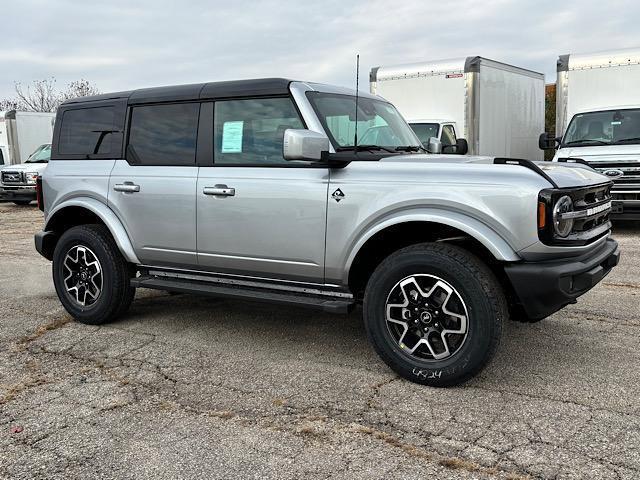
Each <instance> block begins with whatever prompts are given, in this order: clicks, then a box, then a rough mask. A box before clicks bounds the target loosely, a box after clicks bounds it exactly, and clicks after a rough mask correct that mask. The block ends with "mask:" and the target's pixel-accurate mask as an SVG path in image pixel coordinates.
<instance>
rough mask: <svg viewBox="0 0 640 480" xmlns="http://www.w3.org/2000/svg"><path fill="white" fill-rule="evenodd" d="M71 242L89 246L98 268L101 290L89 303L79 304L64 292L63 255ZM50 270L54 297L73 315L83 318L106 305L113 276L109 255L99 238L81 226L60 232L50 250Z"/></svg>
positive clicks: (95, 315) (98, 312)
mask: <svg viewBox="0 0 640 480" xmlns="http://www.w3.org/2000/svg"><path fill="white" fill-rule="evenodd" d="M75 246H85V247H87V248H89V249H91V251H92V252H93V253H94V254H95V256H96V257H97V258H98V261H99V262H100V267H101V268H102V291H101V293H100V296H99V297H98V300H97V301H96V302H95V303H93V304H92V305H89V306H82V305H79V304H78V303H76V302H75V301H74V300H73V299H72V298H71V297H70V296H69V294H68V293H67V289H66V287H65V284H64V272H63V264H64V259H65V256H66V254H67V252H68V251H69V250H70V249H71V248H73V247H75ZM52 273H53V282H54V285H55V288H56V292H57V294H58V298H59V299H60V301H61V302H62V304H63V305H64V307H65V308H66V310H67V311H68V312H69V313H70V314H71V315H73V316H74V317H76V318H78V319H80V320H82V321H87V320H88V319H90V318H100V317H101V316H102V315H103V314H104V312H105V311H107V310H108V309H109V308H110V303H111V302H112V301H113V298H114V291H113V284H114V282H113V279H114V274H115V265H114V263H113V259H112V257H111V256H110V255H109V253H108V252H107V251H106V250H105V249H104V247H103V245H102V244H100V242H96V241H95V240H94V238H92V236H91V235H90V234H89V233H88V232H87V231H86V230H84V229H83V228H71V229H70V230H68V231H67V232H65V233H64V234H63V235H62V237H61V238H60V240H59V241H58V243H57V245H56V248H55V251H54V254H53V264H52Z"/></svg>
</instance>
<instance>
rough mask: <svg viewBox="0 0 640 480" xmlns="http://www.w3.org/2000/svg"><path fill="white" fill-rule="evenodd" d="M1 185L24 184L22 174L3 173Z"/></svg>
mask: <svg viewBox="0 0 640 480" xmlns="http://www.w3.org/2000/svg"><path fill="white" fill-rule="evenodd" d="M2 183H4V184H6V185H19V184H21V183H24V178H23V176H22V172H12V171H3V172H2Z"/></svg>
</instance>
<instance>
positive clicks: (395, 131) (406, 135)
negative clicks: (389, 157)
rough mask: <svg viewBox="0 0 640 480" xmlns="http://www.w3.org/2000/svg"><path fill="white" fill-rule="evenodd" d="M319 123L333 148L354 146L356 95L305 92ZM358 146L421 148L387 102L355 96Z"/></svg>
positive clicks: (407, 126) (400, 117) (409, 129)
mask: <svg viewBox="0 0 640 480" xmlns="http://www.w3.org/2000/svg"><path fill="white" fill-rule="evenodd" d="M307 97H308V98H309V101H310V102H311V104H312V106H313V108H314V110H315V111H316V114H317V115H318V118H320V122H322V126H323V127H324V128H325V130H326V132H327V133H328V134H329V137H330V139H331V142H332V143H333V145H334V147H336V148H341V147H342V148H344V147H353V146H354V139H355V133H356V97H354V96H351V95H336V94H330V93H322V92H307ZM358 145H376V146H379V147H387V148H394V147H407V146H412V147H420V143H419V141H418V139H417V138H416V136H415V135H414V133H413V131H412V130H411V128H409V125H407V122H405V120H404V118H402V116H401V115H400V114H399V113H398V111H397V110H396V108H395V107H394V106H393V105H391V104H390V103H387V102H384V101H382V100H374V99H371V98H367V97H364V98H363V97H360V98H358Z"/></svg>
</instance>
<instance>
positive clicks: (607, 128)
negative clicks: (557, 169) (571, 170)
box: [539, 48, 640, 220]
mask: <svg viewBox="0 0 640 480" xmlns="http://www.w3.org/2000/svg"><path fill="white" fill-rule="evenodd" d="M557 75H558V77H557V83H556V132H555V135H554V134H552V133H544V134H542V135H541V136H540V141H539V145H540V148H542V149H553V148H557V151H556V154H555V156H554V158H553V160H554V161H584V162H586V163H588V164H589V165H590V166H591V167H593V168H595V169H596V170H599V171H600V172H602V173H604V174H605V175H607V176H608V177H609V178H611V179H612V180H613V181H614V186H613V189H612V201H613V204H612V206H613V208H612V215H613V216H614V217H616V218H623V219H629V220H640V88H639V86H640V48H633V49H625V50H616V51H608V52H597V53H587V54H568V55H560V57H559V58H558V68H557ZM576 159H578V160H576Z"/></svg>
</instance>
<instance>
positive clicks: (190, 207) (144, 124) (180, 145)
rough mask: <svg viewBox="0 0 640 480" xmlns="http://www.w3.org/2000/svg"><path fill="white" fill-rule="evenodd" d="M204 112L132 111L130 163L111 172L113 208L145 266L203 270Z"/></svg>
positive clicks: (191, 108) (174, 108) (168, 107)
mask: <svg viewBox="0 0 640 480" xmlns="http://www.w3.org/2000/svg"><path fill="white" fill-rule="evenodd" d="M199 111H200V104H199V103H177V104H162V105H141V106H134V107H132V108H131V112H130V129H129V141H128V145H127V149H126V157H127V159H126V160H118V161H116V163H115V166H114V168H113V170H112V172H111V177H110V179H109V205H110V206H111V208H112V209H113V210H114V211H115V213H116V214H117V215H118V217H119V218H120V220H121V221H122V222H123V224H124V226H125V228H126V230H127V233H128V234H129V237H130V240H131V242H132V243H133V247H134V249H135V252H136V255H138V258H139V259H140V261H141V262H143V263H146V264H151V265H158V266H160V265H167V266H171V265H175V266H180V267H192V268H193V267H196V266H197V254H196V211H195V210H196V182H197V177H198V167H197V166H196V139H197V129H198V115H199Z"/></svg>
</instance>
